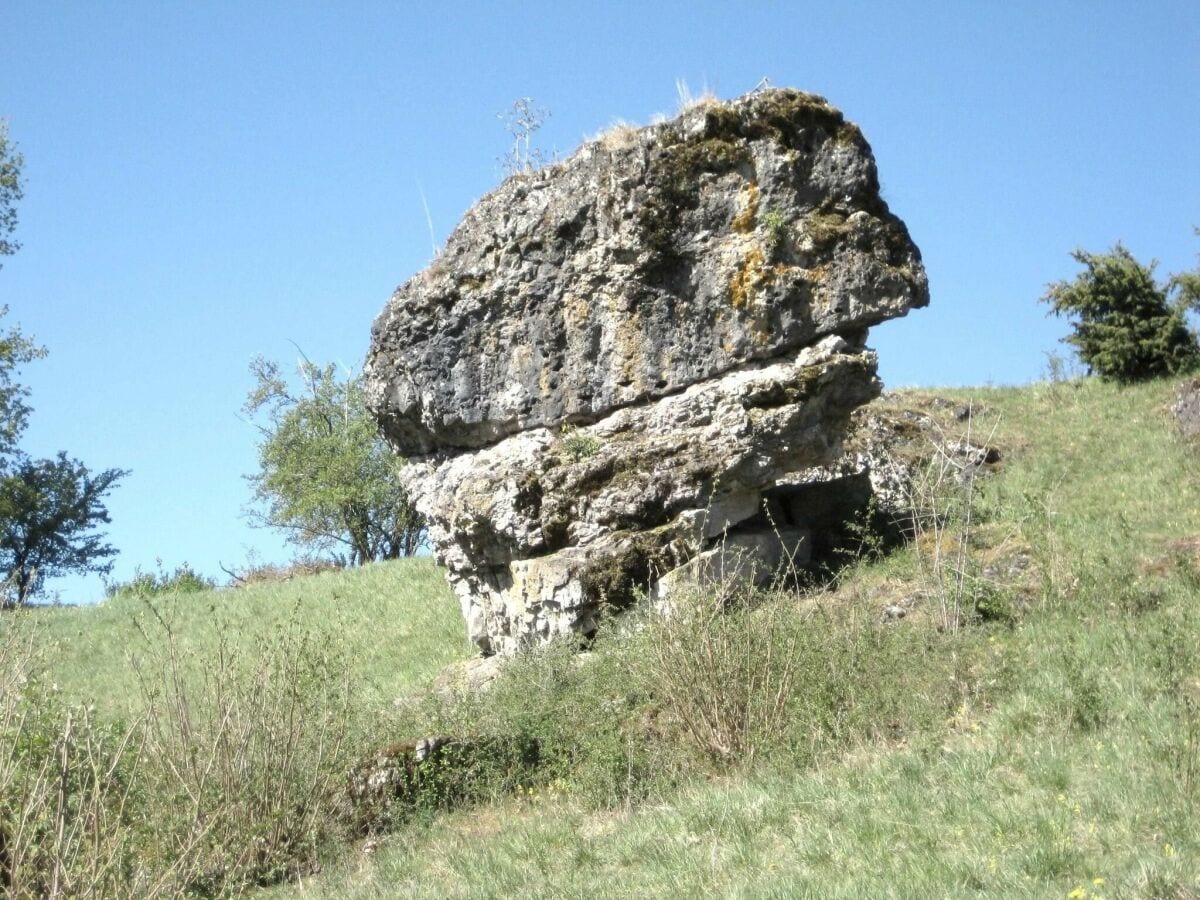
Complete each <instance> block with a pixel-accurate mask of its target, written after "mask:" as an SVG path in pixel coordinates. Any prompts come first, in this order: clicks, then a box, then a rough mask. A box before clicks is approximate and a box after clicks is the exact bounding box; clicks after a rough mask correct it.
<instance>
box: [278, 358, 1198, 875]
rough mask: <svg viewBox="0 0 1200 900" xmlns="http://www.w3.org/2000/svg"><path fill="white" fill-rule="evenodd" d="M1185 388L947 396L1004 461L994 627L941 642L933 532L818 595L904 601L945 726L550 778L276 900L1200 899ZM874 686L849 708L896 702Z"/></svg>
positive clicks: (988, 556)
mask: <svg viewBox="0 0 1200 900" xmlns="http://www.w3.org/2000/svg"><path fill="white" fill-rule="evenodd" d="M1174 387H1175V385H1174V383H1156V384H1151V385H1146V386H1143V387H1138V388H1130V389H1117V388H1115V387H1113V386H1110V385H1105V384H1101V383H1099V382H1092V381H1085V382H1082V383H1059V384H1039V385H1034V386H1031V387H1028V388H1019V389H984V390H970V391H948V392H939V393H941V394H942V395H943V396H948V397H951V398H953V399H955V400H957V401H960V402H965V401H967V400H971V401H973V402H975V403H976V404H978V405H981V406H982V408H983V409H984V410H986V411H987V413H988V415H989V416H990V422H991V423H992V424H994V426H995V432H994V441H995V442H996V443H998V444H1000V445H1001V446H1003V447H1004V448H1005V449H1006V461H1005V462H1004V464H1003V467H1002V471H1001V472H1000V473H999V474H998V475H997V476H996V477H995V478H994V479H992V480H991V482H990V483H988V484H986V485H983V486H982V488H981V491H980V494H979V496H978V501H977V505H976V509H975V514H976V517H977V518H976V522H977V524H976V526H975V529H974V533H973V534H972V535H971V545H972V549H971V555H972V558H973V559H974V560H976V561H978V562H979V565H978V566H977V568H976V570H975V571H976V573H979V572H981V571H982V572H988V573H992V574H991V578H992V582H993V587H994V589H993V590H992V592H991V594H989V595H988V596H990V597H991V598H992V600H993V606H992V610H993V614H992V615H991V619H992V621H990V622H977V623H976V624H972V625H968V626H966V627H965V628H964V630H963V633H962V635H961V636H960V637H959V638H958V639H957V640H953V641H952V640H947V638H946V635H945V634H941V633H939V632H937V630H936V627H934V626H936V624H937V622H938V619H939V616H938V612H937V609H936V596H937V589H936V588H933V589H931V586H930V584H929V574H930V571H929V565H928V559H929V557H930V555H931V553H932V551H931V548H930V546H929V541H930V537H929V535H926V536H925V537H924V538H923V541H924V546H922V542H920V541H919V542H918V545H917V547H916V548H915V550H914V549H910V550H907V551H904V552H902V553H899V554H897V555H894V556H892V557H889V558H887V559H884V560H882V561H879V562H875V563H870V564H866V565H859V566H857V567H855V568H854V570H853V571H852V572H851V573H850V575H849V577H847V578H844V579H843V581H842V583H841V585H840V587H839V588H838V590H837V591H836V592H835V593H834V594H833V595H831V596H830V597H828V598H827V599H826V602H827V603H828V604H830V605H833V604H837V603H840V604H841V607H842V609H843V610H847V609H853V608H854V607H855V605H856V604H858V605H865V607H866V612H867V615H872V614H873V613H875V612H877V611H878V609H879V608H880V606H881V605H883V604H885V603H887V602H890V601H892V600H900V599H912V598H914V597H915V598H916V607H917V608H916V609H915V610H914V611H913V613H912V614H911V615H910V616H909V617H906V618H905V619H904V620H903V621H902V622H899V623H896V624H895V626H893V627H895V628H906V629H910V630H911V631H913V632H914V633H915V632H917V631H923V632H924V633H925V639H924V640H922V641H920V642H916V643H914V644H912V645H911V646H910V647H909V650H911V651H912V653H911V655H909V656H907V657H905V656H902V655H896V654H893V653H890V652H887V651H886V648H884V649H882V650H881V651H880V652H881V654H882V655H883V656H885V657H886V658H887V662H886V664H887V665H892V666H895V667H896V668H895V669H894V670H893V672H892V675H893V677H894V679H895V680H897V681H901V682H904V683H906V684H907V685H909V689H911V690H912V692H913V693H912V694H910V695H909V696H908V700H909V701H910V703H911V707H912V709H910V712H912V711H913V710H915V709H919V708H920V707H922V706H926V707H928V705H929V704H930V703H931V701H932V702H934V703H935V706H934V707H933V709H932V710H927V712H928V711H931V712H933V713H935V715H930V716H927V717H922V716H918V715H913V716H912V717H911V718H910V719H909V720H908V721H907V722H906V723H905V725H906V728H905V730H904V732H903V733H901V734H899V735H897V736H891V735H889V734H888V733H887V731H886V729H881V730H874V731H873V730H871V729H865V730H863V731H862V732H859V733H856V734H854V735H853V736H852V739H851V740H849V741H847V742H845V743H839V742H831V743H830V746H831V748H832V750H831V752H827V753H824V754H820V755H818V756H816V757H814V758H810V759H807V760H803V755H800V757H799V758H800V759H801V760H802V762H801V764H799V765H798V764H797V763H796V760H797V758H798V757H797V756H796V755H794V754H788V753H783V752H778V751H776V752H773V753H764V755H763V757H762V758H760V759H758V760H756V762H755V763H753V764H751V765H746V766H736V765H735V766H728V767H725V768H724V770H723V771H721V772H720V773H714V771H713V770H712V769H705V768H704V767H698V770H697V772H696V774H695V776H694V777H688V776H687V775H684V776H683V777H678V778H674V779H672V787H670V788H669V789H664V790H661V791H658V790H655V789H651V791H650V797H649V799H646V800H642V801H639V802H629V803H626V804H623V805H617V806H615V807H614V806H611V805H607V806H606V805H604V804H600V805H597V804H596V803H594V802H592V799H591V798H590V797H588V796H586V795H585V796H583V797H578V796H572V792H571V789H570V787H565V788H564V787H561V786H555V785H549V786H546V785H542V786H540V787H537V788H535V789H533V790H532V791H529V790H526V791H525V792H524V793H523V794H521V795H520V796H519V797H517V798H513V799H508V800H503V801H500V802H497V803H494V804H492V805H488V806H485V807H483V808H474V809H467V810H462V811H458V812H454V813H451V814H446V815H441V816H437V817H435V818H433V819H432V820H428V821H426V822H425V823H424V824H420V825H415V826H410V827H409V828H407V829H405V830H404V831H402V832H401V833H399V834H396V835H393V836H389V837H384V838H381V839H379V840H378V841H373V842H369V843H367V844H366V845H365V846H360V847H359V848H358V849H357V850H356V851H355V852H354V853H352V854H351V856H350V857H349V858H348V859H347V860H345V861H344V862H343V863H342V864H341V865H340V866H337V867H334V868H332V869H331V870H329V871H327V872H326V873H325V874H324V875H322V876H321V877H320V878H318V879H314V880H312V881H309V882H306V883H305V884H303V885H302V886H301V887H299V888H297V887H295V886H293V887H289V888H288V889H286V890H285V893H288V894H293V893H294V894H297V895H303V896H338V897H382V896H394V895H396V894H399V893H403V894H404V895H406V896H428V897H434V896H463V897H466V896H471V897H483V896H496V897H501V896H527V897H539V896H540V897H557V896H582V895H586V896H594V897H629V896H664V897H666V896H710V895H712V896H755V897H800V896H812V897H838V896H841V897H863V896H967V895H981V896H1028V897H1044V896H1063V897H1068V896H1069V897H1101V896H1130V897H1132V896H1141V897H1179V898H1184V897H1193V896H1197V895H1200V828H1197V822H1198V821H1200V819H1198V817H1197V813H1198V812H1200V783H1198V782H1200V681H1198V678H1200V570H1198V568H1197V561H1198V557H1197V548H1198V547H1200V456H1197V452H1198V451H1197V450H1196V448H1194V447H1189V446H1187V445H1185V444H1184V442H1183V441H1181V440H1180V439H1179V438H1178V437H1177V435H1176V433H1175V431H1174V428H1173V423H1172V422H1171V421H1170V420H1169V417H1168V414H1167V407H1168V405H1169V402H1170V399H1171V398H1172V396H1173V393H1174ZM908 397H909V399H913V400H916V399H918V398H919V394H915V393H909V394H908ZM977 427H979V426H977ZM986 427H987V428H988V429H990V428H991V427H992V425H991V424H989V425H987V426H986ZM942 537H943V538H945V535H943V536H942ZM922 555H924V556H925V559H926V562H925V564H922V562H921V556H922ZM989 561H990V562H1002V563H1003V564H1001V565H999V566H995V567H991V568H989V566H988V563H989ZM997 570H999V571H1000V572H1001V573H1002V574H995V573H996V572H997ZM1004 572H1016V573H1017V574H1016V577H1015V578H1013V579H1010V580H1009V581H1007V582H1005V578H1004V576H1003V573H1004ZM977 596H979V597H982V596H984V595H983V594H979V595H977ZM922 605H924V607H925V609H924V615H919V614H918V613H919V612H921V609H920V607H921V606H922ZM939 655H940V656H942V657H943V658H941V659H938V658H937V657H938V656H939ZM949 657H952V659H948V658H949ZM917 667H925V668H931V669H933V670H935V671H936V672H937V673H938V675H939V677H946V678H948V679H949V680H950V681H951V689H950V690H947V691H941V690H938V689H937V687H936V686H934V685H930V684H929V683H928V681H926V680H924V679H922V678H919V677H918V678H914V677H913V674H914V673H913V672H912V669H913V668H917ZM881 676H882V678H883V679H886V677H887V672H886V671H884V672H882V673H881ZM861 686H862V687H864V689H867V688H870V689H871V691H873V693H872V692H871V691H868V692H866V693H864V694H862V695H859V696H854V697H843V698H842V701H841V702H843V703H844V704H846V705H847V706H848V707H852V706H854V705H860V706H868V707H869V706H870V705H871V704H872V703H874V702H876V701H879V702H884V703H887V702H889V698H888V696H887V692H886V690H880V689H879V686H878V684H873V683H872V682H871V681H870V680H866V681H864V682H863V683H862V685H861ZM581 718H582V719H587V717H586V716H583V717H581Z"/></svg>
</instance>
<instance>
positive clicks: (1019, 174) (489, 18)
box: [0, 0, 1200, 602]
mask: <svg viewBox="0 0 1200 900" xmlns="http://www.w3.org/2000/svg"><path fill="white" fill-rule="evenodd" d="M764 77H767V78H769V79H770V80H771V83H772V84H774V85H777V86H791V87H798V88H802V89H805V90H809V91H814V92H817V93H820V94H823V95H825V96H826V97H827V98H828V99H829V100H830V101H831V102H832V103H834V104H835V105H836V106H838V107H840V108H841V109H842V110H843V111H844V112H845V113H846V115H847V116H848V117H849V118H850V119H851V120H853V121H855V122H857V123H859V125H861V126H862V128H863V131H864V133H865V134H866V136H867V139H868V140H869V141H870V143H871V144H872V146H873V148H874V150H875V155H876V158H877V161H878V164H879V171H880V177H881V180H882V182H883V188H884V195H885V198H886V199H887V201H888V202H889V204H890V205H891V206H892V208H893V210H894V211H895V212H896V213H897V214H898V215H900V216H901V217H902V218H903V219H904V220H905V221H906V222H907V223H908V226H909V229H910V231H911V233H912V235H913V238H914V239H915V240H916V242H917V244H918V245H919V246H920V247H921V249H922V252H923V254H924V258H925V263H926V266H927V268H928V272H929V280H930V286H931V291H932V298H933V299H932V304H931V306H930V307H929V308H928V309H926V310H921V311H918V312H916V313H913V314H912V315H910V316H909V317H908V318H907V319H905V320H902V321H899V322H892V323H888V324H886V325H884V326H881V327H880V328H878V329H876V330H875V331H874V332H873V335H872V344H873V346H875V347H876V348H877V349H878V350H879V352H880V357H881V372H882V375H883V377H884V380H885V381H886V382H887V383H888V384H889V385H892V386H902V385H951V384H954V385H958V384H982V383H987V382H991V383H997V384H1008V383H1025V382H1029V381H1032V380H1036V379H1038V378H1039V377H1041V376H1042V374H1043V373H1044V371H1045V365H1046V357H1045V354H1046V353H1047V351H1051V350H1055V349H1056V348H1057V349H1062V348H1061V347H1060V345H1059V344H1058V343H1057V340H1058V338H1059V337H1061V336H1062V335H1063V334H1064V333H1065V331H1066V326H1065V325H1064V324H1063V323H1061V322H1057V321H1055V320H1053V319H1049V320H1048V319H1047V318H1046V316H1045V312H1046V308H1045V307H1044V306H1041V305H1039V304H1038V303H1037V298H1038V297H1039V296H1040V295H1041V294H1042V293H1043V291H1044V289H1045V285H1046V283H1047V282H1049V281H1053V280H1056V279H1060V278H1068V277H1071V276H1072V275H1073V274H1074V273H1075V271H1076V267H1075V264H1074V263H1073V262H1072V261H1071V260H1070V258H1069V256H1068V254H1069V252H1070V251H1071V250H1072V249H1074V248H1075V247H1079V246H1082V247H1084V248H1086V249H1089V250H1094V251H1100V250H1104V249H1106V248H1107V247H1109V246H1111V245H1112V244H1113V242H1115V241H1117V240H1121V241H1123V242H1124V243H1125V244H1126V245H1127V246H1128V247H1129V248H1130V249H1131V250H1132V251H1133V252H1134V253H1135V255H1137V256H1138V257H1139V258H1141V259H1143V260H1146V261H1149V260H1150V259H1151V258H1158V259H1159V260H1160V269H1159V271H1160V273H1163V274H1165V273H1167V272H1171V271H1179V270H1182V269H1188V268H1192V267H1193V266H1195V264H1196V253H1197V251H1198V250H1200V238H1197V237H1196V236H1195V235H1194V234H1193V231H1192V229H1193V227H1194V226H1197V225H1200V115H1197V110H1200V3H1197V2H1196V0H1180V2H1167V0H1161V2H1153V0H1151V2H1147V3H1139V4H1135V3H1130V2H1128V0H1120V2H1107V0H1091V2H1082V0H1081V2H1046V0H1043V2H1007V3H996V2H978V3H973V2H966V0H959V2H946V3H909V4H900V3H884V2H879V3H852V2H821V3H766V2H751V0H738V2H727V3H717V2H702V0H691V2H665V0H659V2H654V3H651V2H646V0H642V2H618V0H608V2H603V3H572V2H566V0H560V2H557V3H543V2H536V0H526V2H522V3H519V4H505V3H497V2H477V3H453V2H445V3H417V2H399V0H397V2H389V3H384V2H376V3H370V2H341V3H333V2H327V3H316V2H286V3H285V2H266V0H255V2H252V3H247V2H241V0H238V2H204V3H183V2H161V0H155V2H133V0H129V2H111V3H106V4H101V3H93V2H84V0H79V2H68V0H60V2H46V0H0V117H4V118H7V119H8V120H9V123H10V128H11V135H12V137H13V138H14V139H15V140H16V141H17V142H18V144H19V147H20V149H21V151H22V152H23V153H24V155H25V159H26V170H25V171H26V176H27V185H26V196H25V200H24V201H23V203H22V204H21V207H20V224H19V228H18V232H17V238H18V239H19V240H20V241H21V242H22V243H23V245H24V246H23V249H22V250H21V251H20V252H19V253H18V254H17V255H15V256H13V257H10V258H8V259H6V260H3V269H2V270H0V303H7V304H8V305H9V307H10V309H11V312H10V316H9V319H8V322H9V323H12V322H19V323H21V325H22V326H23V327H24V329H25V330H26V331H27V332H31V333H33V334H34V335H36V337H37V338H38V339H39V341H40V342H41V343H43V344H44V345H46V346H47V347H48V348H49V351H50V355H49V357H48V358H47V359H45V360H42V361H40V362H36V363H34V364H32V365H30V366H27V367H25V370H24V372H23V375H22V380H23V381H24V383H26V384H27V385H29V386H30V387H31V388H32V390H33V406H34V415H33V419H32V422H31V427H30V429H29V431H28V433H27V436H26V439H25V442H24V444H25V448H26V449H27V450H28V451H29V452H31V453H33V454H36V455H51V454H53V453H54V452H56V451H58V450H60V449H65V450H67V451H69V452H70V453H71V454H72V455H74V456H77V457H79V458H81V459H82V460H84V462H86V463H87V464H88V465H89V466H91V467H92V468H94V469H101V468H107V467H120V468H127V469H131V470H132V474H131V475H130V476H128V478H126V479H125V481H124V482H123V483H122V484H121V486H120V487H119V488H118V489H117V490H116V491H115V492H114V493H113V494H112V495H111V498H110V503H109V509H110V512H111V514H112V517H113V524H112V526H111V528H110V529H109V532H108V533H109V536H110V539H111V541H112V542H113V543H114V544H115V545H116V546H117V547H118V548H119V549H120V550H121V555H120V557H119V558H118V561H117V566H116V569H115V570H114V575H115V576H116V577H118V578H123V579H124V578H128V577H130V576H131V575H132V573H133V570H134V567H135V566H141V567H142V568H144V569H145V568H153V567H154V565H155V560H156V558H161V559H162V561H163V564H164V566H166V567H167V568H168V569H172V568H174V567H175V566H176V565H178V564H180V563H182V562H184V561H185V560H186V561H188V562H190V563H191V564H192V565H193V566H194V567H196V568H197V569H199V570H200V571H201V572H203V573H206V574H209V575H214V576H215V575H219V574H220V571H219V569H218V563H219V562H220V563H224V564H225V565H226V566H239V565H242V564H244V563H245V562H246V560H247V558H248V556H249V555H250V554H251V553H257V554H259V555H260V556H261V557H262V558H263V559H266V560H273V559H274V560H280V559H286V558H287V555H288V552H287V550H286V549H285V548H284V546H283V544H282V542H281V541H280V539H279V538H278V537H276V536H274V535H272V534H271V533H269V532H263V531H259V530H252V529H250V528H248V527H247V525H246V523H245V521H244V520H243V518H242V515H241V514H242V511H243V508H244V507H245V505H246V503H247V502H248V500H249V490H248V488H247V485H246V483H245V482H244V480H243V478H242V476H243V475H245V474H246V473H248V472H251V471H253V469H254V466H255V438H256V432H255V431H254V429H253V428H252V427H251V426H250V425H249V424H248V423H246V422H245V421H243V420H242V419H240V418H239V413H238V410H239V408H240V407H241V405H242V402H243V401H244V399H245V395H246V393H247V391H248V390H249V389H250V387H251V379H250V376H249V374H248V372H247V365H248V363H249V362H250V359H251V358H252V357H253V356H254V355H255V354H264V355H266V356H268V357H272V358H276V359H280V360H282V361H285V362H289V363H290V362H291V361H293V360H294V359H295V358H296V355H297V354H296V347H295V346H294V345H296V346H299V347H301V348H303V350H304V352H305V353H306V354H307V355H308V356H309V357H310V358H312V359H313V360H316V361H332V362H339V363H341V364H343V365H345V366H346V367H348V368H350V369H356V368H358V367H359V366H360V364H361V362H362V359H363V356H364V354H365V352H366V348H367V342H368V339H369V331H370V327H371V322H372V320H373V318H374V316H375V315H376V314H377V313H378V312H379V311H380V309H382V307H383V304H384V303H385V301H386V300H387V298H388V296H389V295H390V294H391V292H392V290H393V289H394V288H395V287H396V285H398V284H400V283H401V282H402V281H404V280H405V279H407V278H408V277H409V276H411V275H412V274H414V273H415V272H417V271H418V270H420V269H421V268H423V267H424V266H425V265H426V264H427V263H428V262H429V260H430V258H431V256H432V252H433V251H432V249H431V246H430V235H429V227H428V224H427V221H426V215H425V211H424V207H423V202H422V195H423V196H424V198H425V201H427V203H428V208H429V215H430V218H431V219H432V224H433V229H434V232H435V235H436V239H437V240H439V241H440V240H442V239H444V238H445V236H446V235H447V234H448V233H449V231H450V230H451V229H452V228H453V227H454V225H455V224H456V222H457V221H458V219H459V218H460V216H461V215H462V213H463V212H464V211H465V210H466V209H467V207H468V206H470V204H471V203H472V202H474V201H475V200H476V199H477V198H479V197H480V196H482V195H483V194H485V193H486V192H487V191H489V190H490V189H491V188H492V187H494V186H495V185H496V184H497V183H498V182H499V180H500V167H499V164H498V162H497V158H498V157H499V156H501V155H502V154H503V153H504V151H505V149H506V146H507V135H506V134H505V132H504V129H503V124H502V122H501V121H500V120H499V119H498V117H497V114H498V113H501V112H502V111H504V110H505V109H507V108H508V107H510V106H511V104H512V102H513V101H514V100H515V99H516V98H518V97H523V96H530V97H533V98H534V100H535V101H536V103H537V104H538V105H541V106H545V107H548V108H549V109H550V111H551V117H550V118H549V120H548V121H547V122H546V125H545V126H544V127H543V128H542V130H541V131H540V133H539V134H538V135H537V138H538V143H539V144H540V146H541V147H543V148H544V149H546V150H547V151H554V150H557V151H558V152H559V153H560V154H564V155H565V154H568V153H570V152H571V151H572V150H573V149H574V148H575V147H576V146H577V145H578V144H579V142H580V141H581V139H583V138H584V137H586V136H588V135H591V134H594V133H596V132H597V131H600V130H602V129H604V128H605V127H607V126H609V125H610V124H612V123H613V122H614V121H616V120H619V119H620V120H626V121H629V122H632V123H638V124H641V123H646V122H648V121H649V120H650V119H651V118H652V117H653V116H654V115H655V114H656V113H663V112H666V113H670V112H673V110H674V108H675V106H676V105H677V97H676V82H677V80H679V79H684V80H686V82H687V84H688V85H690V86H691V88H692V90H693V91H694V92H699V91H700V90H701V89H702V88H704V87H708V88H710V89H712V90H713V91H714V92H715V93H716V94H717V95H719V96H721V97H731V96H735V95H737V94H740V93H743V92H745V91H747V90H750V89H751V88H753V87H754V86H755V85H756V84H757V83H758V82H759V81H760V80H761V79H762V78H764ZM50 586H51V588H57V589H59V590H60V591H61V592H62V599H63V600H65V601H69V602H76V601H87V600H89V599H94V598H95V597H97V596H99V595H100V594H101V588H100V585H99V581H98V580H97V579H94V578H92V579H78V578H68V579H61V580H60V581H59V582H57V583H52V584H51V585H50Z"/></svg>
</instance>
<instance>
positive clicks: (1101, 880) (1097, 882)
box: [1092, 878, 1104, 887]
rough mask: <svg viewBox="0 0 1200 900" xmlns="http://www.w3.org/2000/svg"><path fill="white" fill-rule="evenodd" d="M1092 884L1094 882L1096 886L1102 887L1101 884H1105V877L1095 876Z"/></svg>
mask: <svg viewBox="0 0 1200 900" xmlns="http://www.w3.org/2000/svg"><path fill="white" fill-rule="evenodd" d="M1092 884H1094V885H1095V886H1096V887H1100V885H1102V884H1104V879H1103V878H1093V879H1092Z"/></svg>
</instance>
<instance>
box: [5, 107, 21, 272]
mask: <svg viewBox="0 0 1200 900" xmlns="http://www.w3.org/2000/svg"><path fill="white" fill-rule="evenodd" d="M24 165H25V157H23V156H22V155H21V154H20V153H18V152H17V148H16V146H15V145H14V144H13V142H12V141H11V140H10V139H9V136H8V122H6V121H5V120H4V119H0V256H12V254H14V253H16V252H17V250H18V249H20V247H21V245H20V244H18V243H17V242H16V241H14V240H12V235H13V232H14V231H16V230H17V203H19V202H20V200H21V198H22V197H24V196H25V195H24V192H23V190H22V185H21V169H22V167H23V166H24Z"/></svg>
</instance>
